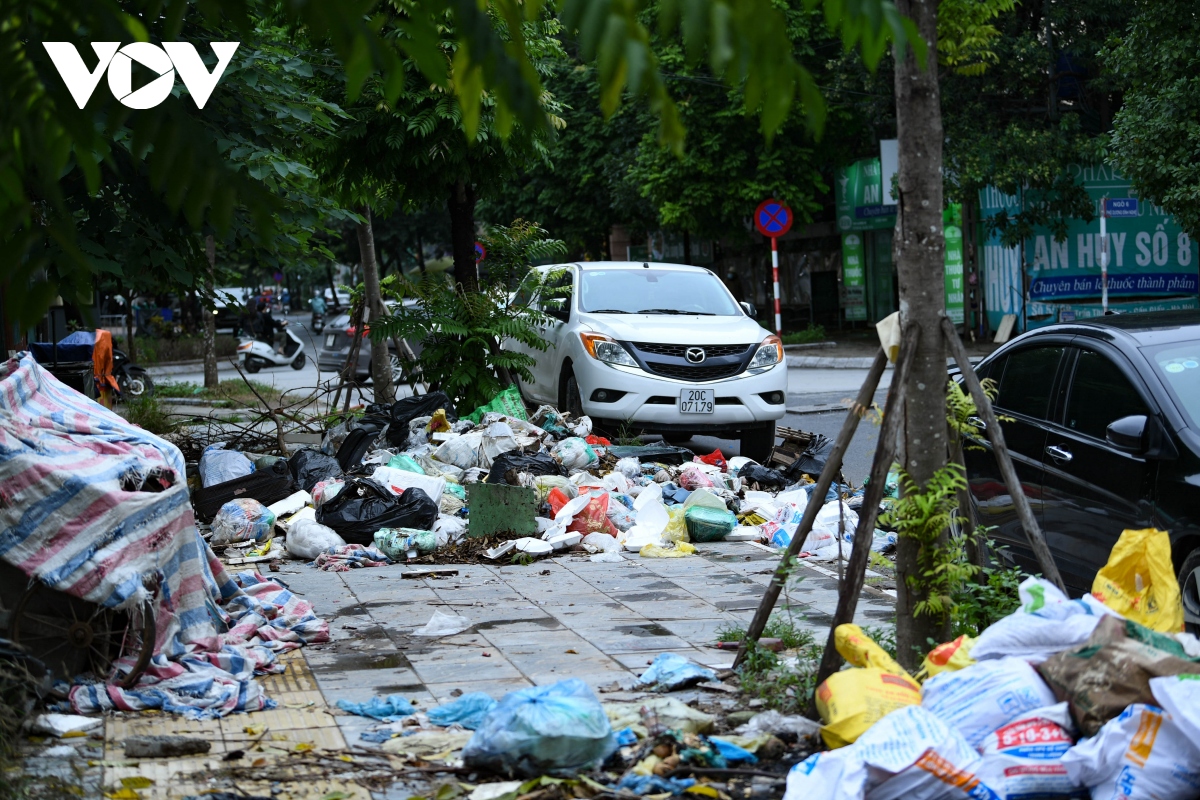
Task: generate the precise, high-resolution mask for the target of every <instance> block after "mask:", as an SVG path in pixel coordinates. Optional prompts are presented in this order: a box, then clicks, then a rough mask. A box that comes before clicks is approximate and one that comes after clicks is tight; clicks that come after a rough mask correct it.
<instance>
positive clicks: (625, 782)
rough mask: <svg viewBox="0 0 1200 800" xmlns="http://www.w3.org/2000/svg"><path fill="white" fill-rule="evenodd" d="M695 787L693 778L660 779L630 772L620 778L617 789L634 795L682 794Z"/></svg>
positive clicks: (655, 776)
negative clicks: (625, 790)
mask: <svg viewBox="0 0 1200 800" xmlns="http://www.w3.org/2000/svg"><path fill="white" fill-rule="evenodd" d="M695 785H696V780H695V779H694V778H660V777H659V776H657V775H634V774H633V773H632V772H631V773H629V774H628V775H626V776H625V777H623V778H621V782H620V783H618V784H617V786H616V788H618V789H628V790H629V791H631V792H633V793H634V794H641V795H646V794H664V793H666V792H670V793H671V794H683V793H684V792H686V791H687V790H688V789H690V788H692V787H693V786H695Z"/></svg>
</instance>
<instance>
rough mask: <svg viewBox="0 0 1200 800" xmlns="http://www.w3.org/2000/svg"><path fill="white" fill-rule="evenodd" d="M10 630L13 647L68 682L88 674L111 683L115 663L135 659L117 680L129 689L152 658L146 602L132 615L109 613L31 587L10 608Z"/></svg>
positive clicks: (151, 624)
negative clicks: (15, 646) (17, 647)
mask: <svg viewBox="0 0 1200 800" xmlns="http://www.w3.org/2000/svg"><path fill="white" fill-rule="evenodd" d="M9 629H10V635H11V637H12V641H13V642H14V643H15V644H18V645H20V646H21V647H23V648H25V650H27V651H28V652H29V654H30V655H32V656H34V657H36V658H39V659H41V661H42V662H43V663H45V664H46V666H47V667H49V668H50V669H51V670H53V671H54V672H55V673H56V674H57V675H59V676H60V677H62V678H65V679H68V680H69V679H71V678H73V677H74V676H75V675H78V674H80V673H83V672H87V671H91V672H92V673H93V674H95V675H97V676H101V677H103V678H105V679H106V680H112V679H113V677H114V675H115V669H116V667H115V665H116V662H117V661H118V660H119V659H120V658H122V657H124V656H136V660H135V662H134V665H133V668H132V669H131V670H130V671H129V672H128V673H126V675H125V676H124V677H123V678H122V679H121V680H120V681H117V682H116V683H117V685H119V686H120V687H121V688H123V689H128V688H130V687H132V686H133V685H134V684H136V683H137V680H138V678H140V677H141V675H142V672H144V671H145V669H146V666H147V665H148V664H149V663H150V658H151V656H153V655H154V638H155V625H154V607H153V605H152V604H151V603H150V601H148V600H147V601H144V602H143V603H142V605H141V607H140V608H139V609H138V610H137V611H136V612H125V611H113V610H112V609H107V608H101V607H100V606H97V605H96V604H95V603H90V602H88V601H86V600H81V599H79V598H78V597H72V596H71V595H68V594H65V593H63V592H58V591H55V590H53V589H49V588H47V587H45V586H43V585H42V584H40V583H35V584H34V585H33V586H31V587H30V588H29V589H28V590H26V592H25V594H23V595H22V596H21V599H20V600H19V601H18V602H17V605H16V607H15V608H14V609H13V612H12V617H11V618H10V621H9Z"/></svg>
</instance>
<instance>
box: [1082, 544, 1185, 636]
mask: <svg viewBox="0 0 1200 800" xmlns="http://www.w3.org/2000/svg"><path fill="white" fill-rule="evenodd" d="M1092 594H1093V595H1094V596H1095V597H1096V599H1097V600H1099V601H1100V602H1101V603H1104V605H1106V606H1108V607H1109V608H1111V609H1112V610H1113V611H1116V612H1117V613H1118V614H1121V615H1122V616H1124V617H1125V618H1126V619H1131V620H1133V621H1134V622H1137V623H1140V624H1142V625H1145V626H1146V627H1147V628H1150V629H1151V630H1156V631H1161V632H1164V633H1177V632H1179V631H1182V630H1183V601H1182V599H1181V596H1180V592H1179V582H1178V581H1177V580H1176V579H1175V570H1174V567H1173V566H1172V564H1171V540H1170V538H1169V537H1168V536H1167V532H1166V531H1160V530H1156V529H1154V528H1144V529H1142V530H1137V531H1135V530H1127V531H1123V532H1122V533H1121V538H1120V539H1118V540H1117V543H1116V545H1114V546H1113V549H1112V552H1111V553H1109V554H1108V563H1107V564H1105V565H1104V566H1103V567H1102V568H1101V569H1100V571H1099V572H1098V573H1096V579H1095V580H1094V581H1093V582H1092Z"/></svg>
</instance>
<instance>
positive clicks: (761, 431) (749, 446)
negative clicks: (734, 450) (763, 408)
mask: <svg viewBox="0 0 1200 800" xmlns="http://www.w3.org/2000/svg"><path fill="white" fill-rule="evenodd" d="M774 447H775V423H774V422H770V423H767V424H766V425H763V426H761V427H758V428H750V429H748V430H744V431H742V441H741V448H740V451H739V452H740V454H741V455H743V456H745V457H746V458H752V459H754V460H755V461H757V462H758V463H760V464H762V463H763V462H765V461H766V460H767V458H769V457H770V455H771V450H772V449H773V448H774Z"/></svg>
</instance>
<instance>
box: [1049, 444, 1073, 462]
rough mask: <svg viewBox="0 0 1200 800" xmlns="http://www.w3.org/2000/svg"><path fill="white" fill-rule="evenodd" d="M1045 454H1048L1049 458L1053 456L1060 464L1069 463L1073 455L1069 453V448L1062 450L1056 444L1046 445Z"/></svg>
mask: <svg viewBox="0 0 1200 800" xmlns="http://www.w3.org/2000/svg"><path fill="white" fill-rule="evenodd" d="M1046 455H1048V456H1050V457H1051V458H1053V459H1054V460H1055V461H1057V462H1059V463H1060V464H1069V463H1070V461H1071V459H1072V458H1074V457H1075V456H1073V455H1071V452H1070V451H1069V450H1064V449H1063V448H1061V447H1058V446H1056V445H1050V446H1049V447H1047V448H1046Z"/></svg>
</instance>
